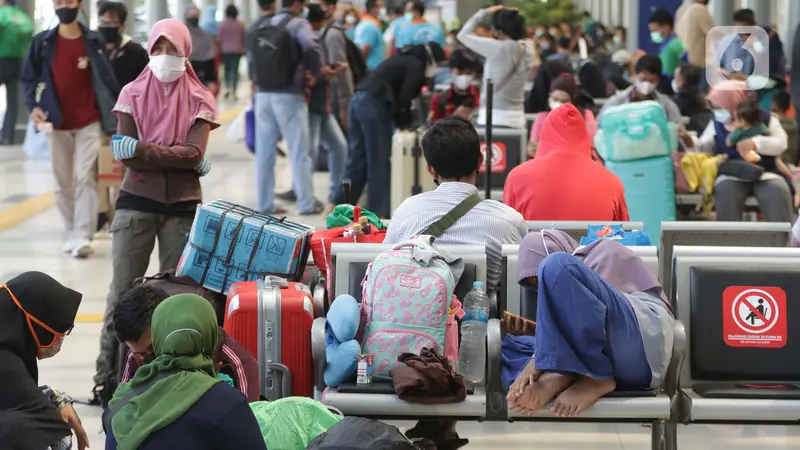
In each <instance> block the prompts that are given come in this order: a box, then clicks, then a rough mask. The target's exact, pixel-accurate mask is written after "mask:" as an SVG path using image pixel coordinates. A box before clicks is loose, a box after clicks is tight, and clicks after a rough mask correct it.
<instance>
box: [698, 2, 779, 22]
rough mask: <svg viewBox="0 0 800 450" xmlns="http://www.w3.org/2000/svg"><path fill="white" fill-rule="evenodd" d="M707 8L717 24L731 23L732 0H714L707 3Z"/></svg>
mask: <svg viewBox="0 0 800 450" xmlns="http://www.w3.org/2000/svg"><path fill="white" fill-rule="evenodd" d="M758 1H762V2H763V1H766V0H758ZM709 8H711V16H712V17H713V18H714V23H715V24H716V25H717V26H720V25H723V26H724V25H733V0H714V1H712V2H710V3H709Z"/></svg>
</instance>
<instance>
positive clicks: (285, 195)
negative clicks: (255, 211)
mask: <svg viewBox="0 0 800 450" xmlns="http://www.w3.org/2000/svg"><path fill="white" fill-rule="evenodd" d="M275 198H277V199H278V200H282V201H284V202H296V201H297V196H296V195H295V194H294V191H293V190H291V189H289V190H288V191H286V192H278V193H277V194H275Z"/></svg>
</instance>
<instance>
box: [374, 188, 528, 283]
mask: <svg viewBox="0 0 800 450" xmlns="http://www.w3.org/2000/svg"><path fill="white" fill-rule="evenodd" d="M473 194H478V188H476V187H475V186H474V185H471V184H467V183H461V182H456V181H453V182H444V183H442V184H441V185H440V186H439V187H438V188H437V189H436V190H434V191H430V192H424V193H422V194H419V195H415V196H413V197H410V198H408V199H406V201H404V202H403V204H401V205H400V207H399V208H397V210H396V211H395V212H394V214H392V220H391V222H389V229H388V230H387V232H386V239H385V240H384V243H387V244H395V243H398V242H402V241H405V240H407V239H410V238H411V237H412V236H415V235H418V234H419V233H421V232H423V231H425V230H426V229H427V228H428V227H429V226H431V225H432V224H433V223H434V222H436V221H437V220H439V219H441V218H442V216H444V215H445V214H447V213H448V212H450V211H451V210H452V209H453V208H455V207H456V206H458V204H459V203H461V202H462V201H463V200H464V199H466V198H467V197H469V196H470V195H473ZM526 234H528V227H527V224H526V223H525V219H523V218H522V214H520V213H518V212H517V211H515V210H514V209H512V208H511V207H509V206H506V205H504V204H502V203H500V202H498V201H495V200H484V201H482V202H481V203H479V204H478V206H476V207H475V208H473V209H472V210H471V211H470V212H468V213H467V215H466V216H464V217H462V218H461V220H459V221H458V222H456V223H455V225H453V226H452V227H450V228H448V229H447V231H445V232H444V234H443V235H442V236H441V237H439V238H438V239H436V243H438V244H444V245H447V244H461V245H484V246H486V255H487V261H486V262H487V267H486V276H487V284H488V287H489V289H491V290H494V289H495V288H496V287H497V284H498V283H499V282H500V278H501V265H502V261H503V257H502V248H503V245H512V244H519V243H520V242H521V241H522V238H524V237H525V235H526Z"/></svg>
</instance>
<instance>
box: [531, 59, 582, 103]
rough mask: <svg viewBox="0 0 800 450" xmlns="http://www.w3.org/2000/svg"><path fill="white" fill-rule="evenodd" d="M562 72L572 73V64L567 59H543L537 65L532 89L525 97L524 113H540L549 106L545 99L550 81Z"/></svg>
mask: <svg viewBox="0 0 800 450" xmlns="http://www.w3.org/2000/svg"><path fill="white" fill-rule="evenodd" d="M562 73H570V74H571V73H572V64H571V63H570V62H568V61H545V62H543V63H542V65H541V66H539V70H538V71H537V72H536V77H535V78H534V80H533V89H531V91H530V92H529V93H528V97H527V98H526V99H525V112H526V113H529V114H531V113H540V112H544V111H548V110H549V109H550V108H549V106H548V104H547V99H548V98H549V97H550V83H552V82H553V80H555V79H556V77H558V76H559V75H561V74H562Z"/></svg>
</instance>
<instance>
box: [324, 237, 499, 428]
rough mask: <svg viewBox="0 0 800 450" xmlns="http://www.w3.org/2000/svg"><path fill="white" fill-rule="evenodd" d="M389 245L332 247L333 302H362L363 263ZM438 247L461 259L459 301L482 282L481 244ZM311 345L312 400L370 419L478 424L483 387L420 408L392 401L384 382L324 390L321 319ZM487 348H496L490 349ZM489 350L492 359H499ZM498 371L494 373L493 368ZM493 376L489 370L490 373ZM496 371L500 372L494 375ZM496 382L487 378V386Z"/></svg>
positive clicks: (491, 338) (493, 333)
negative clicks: (456, 400)
mask: <svg viewBox="0 0 800 450" xmlns="http://www.w3.org/2000/svg"><path fill="white" fill-rule="evenodd" d="M391 247H392V246H391V245H389V244H344V243H335V244H333V245H332V246H331V254H332V262H333V271H334V274H333V276H334V283H333V290H334V295H333V296H332V297H331V298H335V297H336V296H338V295H341V294H351V295H353V296H354V297H356V299H357V300H359V301H360V300H361V288H360V283H361V280H362V279H363V277H364V273H365V271H366V267H367V265H368V264H369V263H370V262H371V261H372V260H374V259H375V257H376V256H377V255H378V254H379V253H381V252H382V251H384V250H387V249H389V248H391ZM441 248H442V249H443V250H446V251H447V252H449V253H450V254H451V255H453V256H455V257H459V258H461V259H462V260H463V261H464V264H465V270H464V274H463V275H462V277H461V279H460V280H459V284H458V286H457V287H456V295H459V294H460V298H463V295H465V293H466V292H468V291H469V288H471V287H472V282H473V281H484V282H485V281H486V250H485V247H483V246H480V245H442V246H441ZM490 298H493V307H492V309H493V310H494V313H493V316H496V314H497V312H496V310H497V305H496V301H497V300H496V296H490ZM487 339H488V342H489V343H493V342H495V341H497V342H499V339H500V321H499V320H497V319H490V321H489V329H488V331H487ZM311 345H312V353H313V357H314V368H315V377H316V382H315V398H317V399H318V400H320V401H321V402H322V403H325V404H326V405H329V406H333V407H335V408H338V409H339V410H341V411H342V412H343V413H345V414H349V415H358V416H368V417H373V418H384V419H391V418H406V419H408V418H414V419H417V418H421V417H432V418H441V417H448V418H454V419H462V420H465V419H468V420H483V419H484V418H485V417H486V414H487V393H486V388H485V387H484V386H476V387H475V388H474V392H473V393H472V394H471V395H468V396H467V399H466V400H464V401H463V402H460V403H453V404H443V405H420V404H416V403H408V402H405V401H403V400H400V399H399V398H397V396H396V395H395V394H394V390H393V387H392V385H391V384H390V383H388V382H375V383H373V385H369V386H359V385H356V384H355V383H345V384H343V385H342V386H339V387H338V388H331V387H327V386H325V381H324V377H323V374H324V371H325V364H326V357H325V319H324V318H318V319H316V320H315V321H314V324H313V326H312V330H311ZM491 348H497V346H495V345H492V347H491ZM492 351H493V350H490V351H489V358H490V359H491V360H493V361H494V360H498V358H499V357H500V356H499V354H498V355H494V354H493V353H492ZM498 370H499V369H498ZM491 373H493V372H491ZM498 373H499V372H498ZM491 384H497V382H495V381H494V380H492V379H491V376H487V380H486V385H491Z"/></svg>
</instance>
